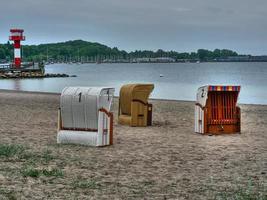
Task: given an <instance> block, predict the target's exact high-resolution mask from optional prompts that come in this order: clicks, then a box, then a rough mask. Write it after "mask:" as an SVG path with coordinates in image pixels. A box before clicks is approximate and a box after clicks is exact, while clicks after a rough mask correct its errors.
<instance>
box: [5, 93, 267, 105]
mask: <svg viewBox="0 0 267 200" xmlns="http://www.w3.org/2000/svg"><path fill="white" fill-rule="evenodd" d="M1 93H21V94H40V95H52V96H60V95H61V93H58V92H40V91H25V90H9V89H0V94H1ZM114 98H115V99H117V98H119V96H114ZM149 99H150V100H151V101H163V102H177V103H188V102H191V103H192V102H195V101H191V100H178V99H161V98H149ZM238 104H239V105H248V106H249V105H252V106H267V105H266V104H253V103H249V104H248V103H238Z"/></svg>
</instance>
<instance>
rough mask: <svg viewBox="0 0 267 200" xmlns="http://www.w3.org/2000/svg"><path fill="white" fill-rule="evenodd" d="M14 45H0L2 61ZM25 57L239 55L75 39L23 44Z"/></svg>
mask: <svg viewBox="0 0 267 200" xmlns="http://www.w3.org/2000/svg"><path fill="white" fill-rule="evenodd" d="M13 54H14V53H13V45H12V44H11V43H9V42H7V43H6V44H0V60H5V61H11V60H13ZM22 56H23V60H24V61H55V62H56V61H60V62H70V61H85V62H86V61H101V60H113V61H116V60H132V59H136V58H158V57H169V58H173V59H175V60H176V61H179V60H182V59H187V60H200V61H211V60H214V59H218V58H227V57H229V56H238V54H237V53H236V52H234V51H231V50H227V49H222V50H220V49H215V50H214V51H209V50H206V49H199V50H198V51H197V52H191V53H186V52H184V53H178V52H176V51H163V50H161V49H159V50H157V51H148V50H143V51H141V50H136V51H133V52H126V51H123V50H119V49H118V48H116V47H114V48H110V47H108V46H105V45H102V44H99V43H92V42H86V41H83V40H74V41H67V42H60V43H51V44H40V45H23V46H22Z"/></svg>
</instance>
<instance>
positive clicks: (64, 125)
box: [57, 87, 115, 146]
mask: <svg viewBox="0 0 267 200" xmlns="http://www.w3.org/2000/svg"><path fill="white" fill-rule="evenodd" d="M114 91H115V89H114V88H105V87H67V88H64V89H63V91H62V93H61V97H60V109H59V113H58V116H59V117H58V135H57V142H58V143H63V144H81V145H89V146H106V145H112V143H113V114H112V112H110V108H111V104H112V99H113V95H114Z"/></svg>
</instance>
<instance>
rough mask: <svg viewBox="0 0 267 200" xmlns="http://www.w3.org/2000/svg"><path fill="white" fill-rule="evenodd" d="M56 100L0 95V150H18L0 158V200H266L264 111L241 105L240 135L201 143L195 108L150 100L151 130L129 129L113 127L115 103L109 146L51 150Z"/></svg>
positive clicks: (19, 94) (261, 107) (266, 126)
mask: <svg viewBox="0 0 267 200" xmlns="http://www.w3.org/2000/svg"><path fill="white" fill-rule="evenodd" d="M59 97H60V96H59V95H58V94H42V93H30V92H12V91H0V111H1V114H0V135H1V141H0V144H1V145H10V144H12V145H13V146H14V145H15V146H16V145H17V146H19V147H20V148H23V150H20V151H18V152H19V153H17V154H16V153H14V154H13V155H12V156H0V199H11V198H13V199H216V198H218V199H219V198H221V197H222V196H223V195H224V194H233V193H235V192H236V191H238V190H240V188H243V189H247V188H249V187H251V188H252V189H253V190H255V191H256V192H257V193H258V194H262V195H263V198H264V195H266V196H265V197H266V198H267V189H266V188H267V106H266V105H240V107H241V121H242V124H241V130H242V133H241V134H231V135H219V136H203V135H199V134H196V133H194V102H185V101H167V100H165V101H164V100H152V101H151V102H152V103H153V109H154V111H153V126H152V127H147V128H134V127H128V126H122V125H119V124H118V123H117V106H118V101H117V99H115V100H114V103H113V108H112V110H113V111H114V116H115V124H114V145H113V146H109V147H103V148H94V147H86V146H75V145H58V144H56V134H57V110H58V108H59ZM0 149H1V148H0ZM0 154H1V152H0ZM29 169H37V171H38V169H39V171H42V170H43V171H44V170H47V171H50V172H51V170H53V169H55V171H56V170H57V173H54V174H52V173H51V174H49V173H45V172H42V174H39V175H38V176H36V177H32V176H30V175H29V173H27V172H29Z"/></svg>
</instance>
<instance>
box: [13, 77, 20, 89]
mask: <svg viewBox="0 0 267 200" xmlns="http://www.w3.org/2000/svg"><path fill="white" fill-rule="evenodd" d="M13 90H22V89H21V80H20V79H15V80H14V88H13Z"/></svg>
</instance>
